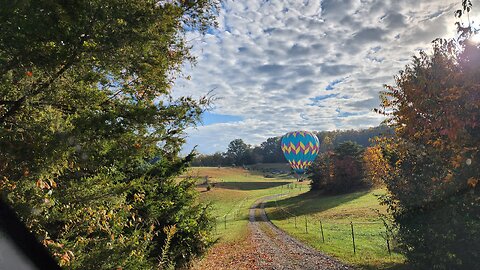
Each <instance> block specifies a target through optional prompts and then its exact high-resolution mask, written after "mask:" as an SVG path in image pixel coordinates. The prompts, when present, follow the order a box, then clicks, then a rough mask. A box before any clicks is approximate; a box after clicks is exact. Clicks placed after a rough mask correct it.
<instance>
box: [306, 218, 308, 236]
mask: <svg viewBox="0 0 480 270" xmlns="http://www.w3.org/2000/svg"><path fill="white" fill-rule="evenodd" d="M305 233H308V220H307V216H306V215H305Z"/></svg>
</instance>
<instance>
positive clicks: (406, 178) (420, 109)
mask: <svg viewBox="0 0 480 270" xmlns="http://www.w3.org/2000/svg"><path fill="white" fill-rule="evenodd" d="M469 2H470V1H463V4H464V7H465V8H467V7H468V6H469ZM470 5H471V3H470ZM468 11H469V10H467V9H464V12H468ZM460 14H461V13H460ZM459 27H460V25H459ZM472 31H473V29H471V28H470V27H467V28H459V32H460V38H459V39H458V40H451V41H445V40H437V41H436V42H435V43H434V46H433V54H431V55H428V54H426V53H424V52H422V53H420V55H419V56H416V57H414V60H413V62H412V64H410V65H409V66H407V67H406V68H405V70H404V71H402V72H400V74H399V75H398V76H396V77H395V79H396V86H387V90H386V91H385V92H384V93H383V95H382V103H383V104H382V105H383V107H384V110H381V111H382V112H383V113H385V114H387V115H388V116H389V117H390V118H389V123H390V124H391V125H392V126H393V127H395V129H396V134H397V136H398V137H397V138H395V139H390V140H385V141H383V142H381V143H380V144H379V145H380V146H381V148H382V151H383V156H384V157H385V158H386V159H387V161H388V162H389V164H390V166H391V168H392V170H389V171H388V174H387V175H386V176H385V183H386V185H387V188H388V190H389V195H388V196H386V197H384V203H385V204H386V205H387V206H388V207H389V210H390V213H391V214H392V215H393V218H394V220H395V221H396V223H397V226H398V240H399V242H400V244H401V246H402V249H403V252H404V253H405V254H406V256H407V259H408V260H409V261H410V262H411V263H412V265H413V266H415V267H416V268H419V269H475V268H476V267H478V261H479V260H480V252H479V250H480V244H479V243H480V233H479V232H480V208H479V204H478V201H479V196H478V192H479V187H480V185H478V181H479V175H480V167H479V166H478V160H480V125H479V122H478V121H479V119H480V110H479V108H480V98H479V95H478V85H479V84H480V76H479V75H480V62H479V60H480V48H479V46H478V44H474V43H472V42H470V40H469V36H470V35H471V33H472Z"/></svg>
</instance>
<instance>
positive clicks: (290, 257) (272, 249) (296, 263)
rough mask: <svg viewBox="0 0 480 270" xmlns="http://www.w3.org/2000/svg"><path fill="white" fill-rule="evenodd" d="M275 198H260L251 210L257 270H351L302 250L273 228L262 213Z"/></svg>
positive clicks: (310, 249)
mask: <svg viewBox="0 0 480 270" xmlns="http://www.w3.org/2000/svg"><path fill="white" fill-rule="evenodd" d="M278 196H280V195H274V196H269V197H265V198H262V199H260V200H258V201H257V202H256V203H255V204H254V205H252V207H251V208H250V216H249V218H250V222H249V226H250V229H251V232H252V234H253V235H252V241H253V243H254V245H255V249H256V256H257V260H256V264H257V266H258V268H259V269H309V270H310V269H312V270H313V269H334V270H336V269H349V270H351V269H353V268H351V267H349V266H346V265H344V264H342V263H340V262H339V261H337V260H335V259H333V258H331V257H329V256H327V255H324V254H322V253H320V252H318V251H316V250H314V249H312V248H310V247H307V246H305V245H304V244H302V243H301V242H299V241H298V240H296V239H294V238H292V237H291V236H289V235H287V234H286V233H285V232H284V231H282V230H280V229H279V228H278V227H276V226H275V225H273V224H272V223H271V222H270V221H269V220H268V217H267V215H266V213H265V209H264V202H265V201H267V200H270V199H273V198H275V197H278Z"/></svg>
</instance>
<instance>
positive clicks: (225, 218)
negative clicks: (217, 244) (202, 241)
mask: <svg viewBox="0 0 480 270" xmlns="http://www.w3.org/2000/svg"><path fill="white" fill-rule="evenodd" d="M224 220H225V230H226V229H227V215H225V217H224Z"/></svg>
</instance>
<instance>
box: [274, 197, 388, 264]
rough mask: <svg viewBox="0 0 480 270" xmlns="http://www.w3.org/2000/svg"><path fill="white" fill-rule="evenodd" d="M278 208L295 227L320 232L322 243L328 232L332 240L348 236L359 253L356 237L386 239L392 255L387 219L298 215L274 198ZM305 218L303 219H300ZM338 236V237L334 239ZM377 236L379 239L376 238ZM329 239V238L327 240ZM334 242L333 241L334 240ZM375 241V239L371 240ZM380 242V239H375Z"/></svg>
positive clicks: (315, 232)
mask: <svg viewBox="0 0 480 270" xmlns="http://www.w3.org/2000/svg"><path fill="white" fill-rule="evenodd" d="M274 202H275V206H276V209H279V210H280V213H282V215H283V218H284V219H285V220H286V221H287V222H288V223H290V222H292V220H293V223H294V227H295V228H296V229H299V230H304V233H305V234H318V236H319V238H320V239H321V241H322V243H326V242H327V241H328V237H326V235H327V234H330V237H331V240H339V239H344V240H345V239H346V238H347V237H345V236H348V238H349V239H350V241H351V245H352V251H353V253H354V254H356V253H357V247H358V243H357V242H356V241H355V239H357V240H358V239H359V238H360V239H362V240H363V241H365V240H366V242H368V240H379V239H382V240H383V241H384V245H385V250H386V251H387V252H388V254H389V255H390V256H391V255H392V242H393V241H392V238H393V233H392V231H391V224H388V222H387V221H385V220H382V219H379V220H378V221H348V222H347V221H337V220H329V219H321V218H319V217H317V216H314V215H300V216H299V215H296V214H294V213H292V212H291V211H288V210H287V209H286V208H285V207H282V206H280V205H279V204H278V200H277V198H275V200H274ZM300 219H303V220H300ZM333 238H336V239H333ZM375 238H377V239H375ZM326 239H327V240H326ZM332 242H333V241H332ZM371 242H373V241H371ZM375 242H378V241H375Z"/></svg>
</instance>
